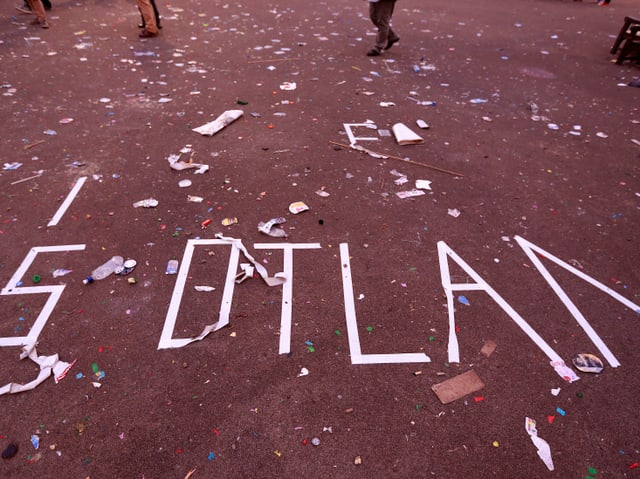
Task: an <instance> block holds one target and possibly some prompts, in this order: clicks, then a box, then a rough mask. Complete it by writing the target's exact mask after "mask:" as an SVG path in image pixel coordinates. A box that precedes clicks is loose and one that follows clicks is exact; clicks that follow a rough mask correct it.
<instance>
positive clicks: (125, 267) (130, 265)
mask: <svg viewBox="0 0 640 479" xmlns="http://www.w3.org/2000/svg"><path fill="white" fill-rule="evenodd" d="M137 265H138V262H137V261H136V260H135V259H128V260H126V261H125V262H124V263H122V266H118V267H116V269H115V270H114V271H113V272H114V273H115V274H117V275H118V276H126V275H128V274H129V273H131V272H132V271H133V270H134V269H136V266H137Z"/></svg>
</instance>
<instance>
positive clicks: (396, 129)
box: [391, 123, 424, 145]
mask: <svg viewBox="0 0 640 479" xmlns="http://www.w3.org/2000/svg"><path fill="white" fill-rule="evenodd" d="M391 131H393V136H395V137H396V142H397V143H398V145H419V144H420V143H424V138H422V137H421V136H420V135H418V134H417V133H415V132H414V131H413V130H411V128H409V127H408V126H407V125H405V124H404V123H396V124H395V125H393V126H392V127H391Z"/></svg>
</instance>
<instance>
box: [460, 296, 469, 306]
mask: <svg viewBox="0 0 640 479" xmlns="http://www.w3.org/2000/svg"><path fill="white" fill-rule="evenodd" d="M458 302H460V303H462V304H464V305H466V306H471V303H470V302H469V300H468V299H467V297H466V296H463V295H460V296H458Z"/></svg>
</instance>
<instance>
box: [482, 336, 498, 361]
mask: <svg viewBox="0 0 640 479" xmlns="http://www.w3.org/2000/svg"><path fill="white" fill-rule="evenodd" d="M497 347H498V345H497V344H496V343H495V341H492V340H491V339H488V340H486V341H485V342H484V345H483V346H482V349H480V353H481V354H483V355H484V356H486V357H489V356H491V355H492V354H493V352H494V351H495V350H496V348H497Z"/></svg>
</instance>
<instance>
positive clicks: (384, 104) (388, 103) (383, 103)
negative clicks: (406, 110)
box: [380, 101, 396, 108]
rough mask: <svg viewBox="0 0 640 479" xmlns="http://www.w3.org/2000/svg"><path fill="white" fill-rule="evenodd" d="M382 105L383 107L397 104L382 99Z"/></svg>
mask: <svg viewBox="0 0 640 479" xmlns="http://www.w3.org/2000/svg"><path fill="white" fill-rule="evenodd" d="M380 106H381V107H382V108H389V107H390V106H396V104H395V103H393V102H392V101H381V102H380Z"/></svg>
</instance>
